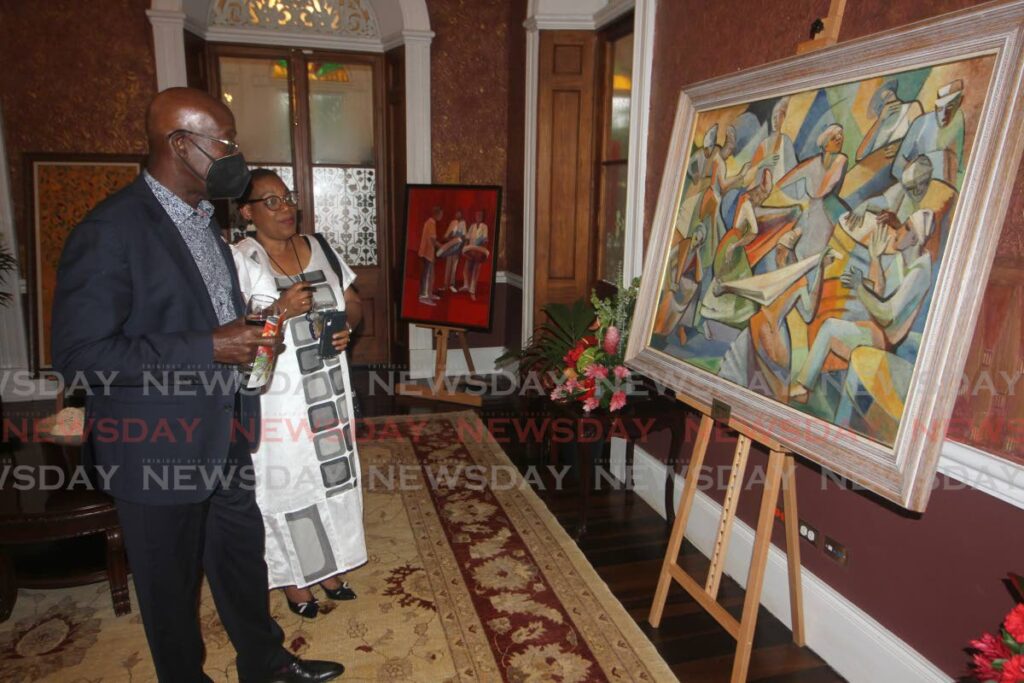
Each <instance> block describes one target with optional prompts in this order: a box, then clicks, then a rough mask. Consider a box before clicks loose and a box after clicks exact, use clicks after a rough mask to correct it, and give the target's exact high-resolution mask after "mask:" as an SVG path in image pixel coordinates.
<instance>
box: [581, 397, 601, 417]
mask: <svg viewBox="0 0 1024 683" xmlns="http://www.w3.org/2000/svg"><path fill="white" fill-rule="evenodd" d="M599 405H601V402H600V401H598V400H597V399H596V398H594V397H593V396H591V397H590V398H588V399H587V400H586V401H584V402H583V412H586V413H589V412H590V411H591V410H594V409H595V408H597V407H598V406H599Z"/></svg>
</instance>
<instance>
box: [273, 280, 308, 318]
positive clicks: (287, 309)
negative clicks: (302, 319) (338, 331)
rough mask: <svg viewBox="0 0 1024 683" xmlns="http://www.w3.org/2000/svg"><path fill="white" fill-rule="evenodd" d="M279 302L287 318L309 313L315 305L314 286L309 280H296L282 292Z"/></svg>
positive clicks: (282, 313) (283, 314) (283, 316)
mask: <svg viewBox="0 0 1024 683" xmlns="http://www.w3.org/2000/svg"><path fill="white" fill-rule="evenodd" d="M277 304H278V306H280V307H281V317H282V318H284V319H285V320H287V319H288V318H294V317H295V316H297V315H302V314H304V313H308V312H309V309H310V308H312V307H313V287H312V286H311V285H310V284H309V283H308V282H296V283H295V284H294V285H292V286H291V287H289V288H288V289H286V290H285V291H284V293H282V294H281V296H280V298H279V299H278V300H277Z"/></svg>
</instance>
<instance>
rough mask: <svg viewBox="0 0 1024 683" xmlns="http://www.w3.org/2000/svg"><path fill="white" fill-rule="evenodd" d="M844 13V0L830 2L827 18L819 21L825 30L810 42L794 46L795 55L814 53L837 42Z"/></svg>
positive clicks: (806, 41)
mask: <svg viewBox="0 0 1024 683" xmlns="http://www.w3.org/2000/svg"><path fill="white" fill-rule="evenodd" d="M845 12H846V0H832V2H830V3H829V6H828V16H827V17H825V18H823V19H822V20H821V23H822V24H824V26H825V28H824V29H823V30H822V31H821V34H820V35H818V36H817V37H815V38H812V39H811V40H805V41H804V42H802V43H800V44H799V45H797V46H796V53H797V54H798V55H802V54H804V53H805V52H814V51H815V50H820V49H822V48H824V47H828V46H829V45H835V44H836V42H838V41H839V27H840V26H842V25H843V14H844V13H845Z"/></svg>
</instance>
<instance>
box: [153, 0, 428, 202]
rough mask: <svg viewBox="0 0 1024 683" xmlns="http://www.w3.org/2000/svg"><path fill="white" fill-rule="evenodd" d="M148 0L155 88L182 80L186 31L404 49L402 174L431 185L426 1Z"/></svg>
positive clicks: (219, 37)
mask: <svg viewBox="0 0 1024 683" xmlns="http://www.w3.org/2000/svg"><path fill="white" fill-rule="evenodd" d="M318 6H319V7H320V11H314V10H315V8H314V6H313V5H312V4H311V3H310V2H309V0H152V4H151V8H150V9H149V10H147V11H146V14H147V15H148V16H149V21H150V24H152V26H153V44H154V52H155V56H156V73H157V87H158V89H160V90H164V89H165V88H170V87H174V86H183V85H186V84H187V78H186V71H185V43H184V40H185V37H184V30H185V29H186V28H187V29H188V30H189V31H190V32H192V33H194V34H196V35H198V36H200V37H202V38H204V39H206V40H211V41H217V42H225V43H255V44H262V45H281V46H288V47H304V48H321V49H332V50H348V51H353V52H385V51H387V50H391V49H393V48H395V47H398V46H404V47H405V73H406V76H405V82H406V93H405V101H406V111H405V125H406V131H405V133H406V134H405V139H406V155H405V156H406V176H407V177H408V180H409V182H411V183H427V182H430V176H431V164H430V43H431V41H432V40H433V37H434V33H433V31H431V30H430V16H429V14H428V13H427V3H426V0H320V2H319V3H318Z"/></svg>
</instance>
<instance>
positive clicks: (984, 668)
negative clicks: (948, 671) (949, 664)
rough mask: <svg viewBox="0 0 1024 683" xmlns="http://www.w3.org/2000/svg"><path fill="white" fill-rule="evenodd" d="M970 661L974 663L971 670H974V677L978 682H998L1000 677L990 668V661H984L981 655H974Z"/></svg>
mask: <svg viewBox="0 0 1024 683" xmlns="http://www.w3.org/2000/svg"><path fill="white" fill-rule="evenodd" d="M971 659H973V660H974V663H973V664H971V668H972V669H974V677H975V678H977V679H978V680H979V681H998V680H999V676H1000V675H1001V674H1000V673H999V672H998V671H996V670H995V669H993V668H992V660H991V659H985V658H984V657H982V656H981V655H974V656H973V657H972V658H971Z"/></svg>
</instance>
